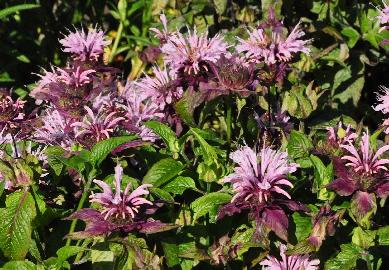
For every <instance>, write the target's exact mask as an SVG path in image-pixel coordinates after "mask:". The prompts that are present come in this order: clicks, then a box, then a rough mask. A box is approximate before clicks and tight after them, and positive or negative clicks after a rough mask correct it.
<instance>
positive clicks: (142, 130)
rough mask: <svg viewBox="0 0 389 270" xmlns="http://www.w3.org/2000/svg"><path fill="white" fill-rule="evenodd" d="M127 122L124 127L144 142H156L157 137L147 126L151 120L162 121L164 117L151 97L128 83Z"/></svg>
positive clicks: (125, 109)
mask: <svg viewBox="0 0 389 270" xmlns="http://www.w3.org/2000/svg"><path fill="white" fill-rule="evenodd" d="M125 93H126V94H125V98H126V104H125V106H124V111H125V116H124V117H125V121H124V123H123V126H124V127H125V128H126V129H127V130H128V131H130V132H132V133H135V134H138V135H139V136H140V137H141V138H142V140H144V141H152V142H153V141H155V140H156V138H157V136H156V135H155V134H154V133H153V132H152V131H151V129H149V128H148V127H146V126H145V125H143V123H144V122H147V121H150V120H157V121H158V120H161V119H162V118H163V117H164V115H163V113H161V112H160V109H159V107H158V105H157V104H156V103H154V102H152V100H151V99H150V97H149V96H148V95H147V94H146V93H144V92H143V91H141V89H139V88H137V87H136V86H135V85H134V84H133V83H130V82H128V83H127V84H126V90H125Z"/></svg>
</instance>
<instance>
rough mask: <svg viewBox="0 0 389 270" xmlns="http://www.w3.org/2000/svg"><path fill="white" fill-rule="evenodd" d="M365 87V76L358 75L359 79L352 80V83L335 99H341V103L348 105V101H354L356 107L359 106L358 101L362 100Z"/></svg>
mask: <svg viewBox="0 0 389 270" xmlns="http://www.w3.org/2000/svg"><path fill="white" fill-rule="evenodd" d="M364 85H365V77H364V75H363V74H360V75H358V78H356V79H354V80H352V83H351V84H350V85H349V86H348V87H347V88H346V89H345V90H344V91H342V92H341V93H339V94H337V95H335V96H334V98H335V99H339V100H340V102H341V103H343V104H344V103H346V102H347V101H348V100H350V99H351V100H352V101H353V104H354V106H357V105H358V101H359V99H360V98H361V93H362V89H363V86H364Z"/></svg>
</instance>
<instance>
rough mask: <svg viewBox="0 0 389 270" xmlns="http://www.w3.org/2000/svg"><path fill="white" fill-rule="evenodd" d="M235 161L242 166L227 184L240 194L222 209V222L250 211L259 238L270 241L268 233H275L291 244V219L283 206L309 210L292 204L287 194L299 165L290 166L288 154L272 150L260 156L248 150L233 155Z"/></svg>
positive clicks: (235, 171)
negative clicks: (229, 216) (288, 177)
mask: <svg viewBox="0 0 389 270" xmlns="http://www.w3.org/2000/svg"><path fill="white" fill-rule="evenodd" d="M231 159H232V160H233V161H234V162H235V163H236V164H237V165H238V166H237V167H235V169H234V173H232V174H230V175H229V176H227V177H225V178H224V180H223V181H224V182H230V183H232V188H233V190H234V191H235V193H236V194H235V196H234V197H233V198H232V200H231V203H229V204H227V205H225V206H223V207H221V208H220V209H219V213H218V218H219V219H220V218H223V217H224V216H225V215H234V214H236V213H239V212H241V211H242V210H247V209H248V210H250V216H251V217H252V218H253V219H255V221H256V224H257V230H256V235H259V236H261V237H266V234H267V233H268V231H269V230H272V231H274V232H275V233H276V235H277V236H279V237H280V238H282V239H284V240H287V237H288V234H287V229H288V217H287V216H286V214H285V212H284V210H283V209H282V208H281V207H280V206H281V205H284V206H287V207H289V208H290V209H291V210H293V211H296V210H305V208H304V207H303V206H301V205H300V204H298V203H297V202H294V201H291V200H290V198H291V197H290V195H289V193H288V192H287V191H285V190H284V187H285V186H288V187H292V186H293V185H292V183H291V182H290V181H289V180H288V179H287V177H286V174H288V173H292V172H295V171H296V169H297V167H298V165H297V164H295V163H289V161H288V159H287V154H286V153H285V152H280V151H275V150H272V149H271V148H270V147H266V148H263V149H262V150H261V152H260V153H258V154H257V153H256V152H255V151H253V150H252V149H251V148H249V147H247V146H244V147H242V148H240V149H239V150H237V151H235V152H233V153H232V154H231ZM285 198H287V199H288V200H286V199H285Z"/></svg>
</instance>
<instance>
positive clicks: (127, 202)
mask: <svg viewBox="0 0 389 270" xmlns="http://www.w3.org/2000/svg"><path fill="white" fill-rule="evenodd" d="M122 178H123V168H122V167H121V166H120V164H118V165H117V166H116V167H115V193H114V192H113V191H112V189H111V187H110V186H109V185H108V184H107V183H105V182H103V181H100V180H93V182H94V183H96V184H97V185H98V186H100V187H101V188H102V189H103V192H102V193H94V194H92V195H91V196H90V197H89V198H90V201H91V202H96V203H98V204H100V205H101V206H102V208H103V209H102V211H101V214H103V215H104V219H108V218H111V217H114V218H115V219H117V218H121V219H126V218H130V219H131V220H133V219H134V218H135V216H136V215H137V214H138V213H139V207H140V206H141V205H144V204H148V205H153V203H152V202H150V201H148V200H146V199H144V198H142V196H143V195H147V194H149V191H148V190H147V188H149V187H152V185H150V184H144V185H141V186H139V187H138V188H136V189H135V190H134V191H132V192H131V193H130V186H131V184H128V185H127V186H126V188H125V190H124V192H122V191H121V182H122Z"/></svg>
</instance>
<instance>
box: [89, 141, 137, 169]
mask: <svg viewBox="0 0 389 270" xmlns="http://www.w3.org/2000/svg"><path fill="white" fill-rule="evenodd" d="M135 138H136V136H122V137H113V138H109V139H106V140H104V141H100V142H98V143H96V144H95V145H94V146H93V147H92V149H91V155H90V162H91V163H92V165H93V166H94V167H98V166H99V165H100V164H101V162H103V161H104V160H105V159H106V158H107V156H108V155H109V154H110V153H111V152H112V150H114V149H115V148H117V147H118V146H120V145H122V144H124V143H126V142H129V141H132V140H134V139H135Z"/></svg>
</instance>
